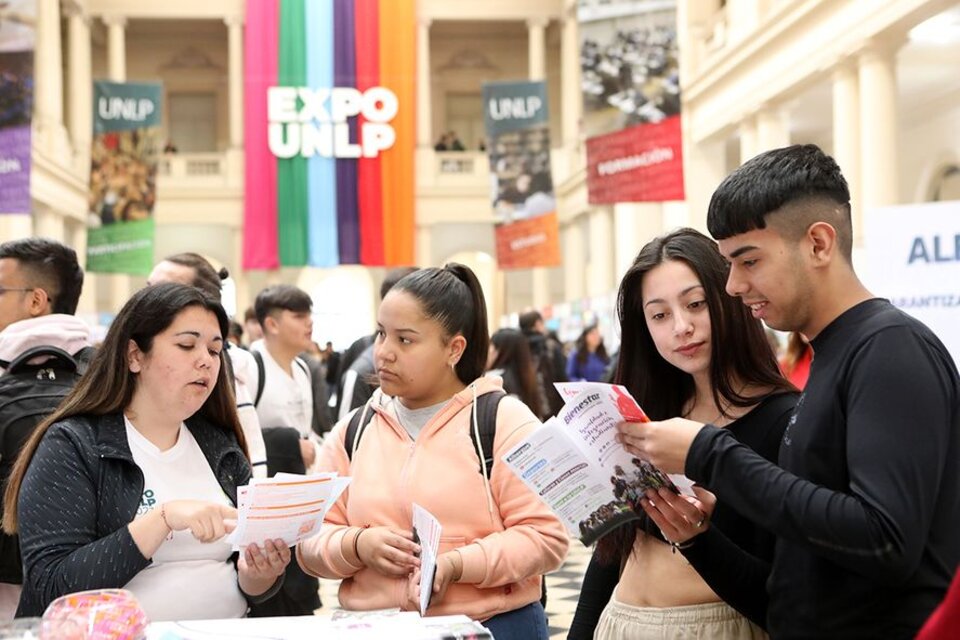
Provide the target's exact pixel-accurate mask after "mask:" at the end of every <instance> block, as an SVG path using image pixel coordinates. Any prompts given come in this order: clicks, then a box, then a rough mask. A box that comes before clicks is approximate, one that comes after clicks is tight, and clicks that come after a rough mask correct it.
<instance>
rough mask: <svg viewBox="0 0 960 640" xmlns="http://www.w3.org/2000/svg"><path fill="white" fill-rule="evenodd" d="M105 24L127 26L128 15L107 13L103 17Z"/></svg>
mask: <svg viewBox="0 0 960 640" xmlns="http://www.w3.org/2000/svg"><path fill="white" fill-rule="evenodd" d="M101 20H103V24H105V25H107V26H108V27H126V26H127V17H126V16H120V15H105V16H103V17H102V18H101Z"/></svg>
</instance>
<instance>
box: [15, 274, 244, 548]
mask: <svg viewBox="0 0 960 640" xmlns="http://www.w3.org/2000/svg"><path fill="white" fill-rule="evenodd" d="M190 307H200V308H202V309H205V310H207V311H210V312H212V313H213V314H214V315H215V316H216V317H217V324H218V325H219V326H220V334H221V335H222V336H224V337H225V336H226V335H227V329H228V326H229V321H228V320H227V314H226V312H225V311H224V310H223V307H221V306H220V303H219V302H217V301H215V300H214V299H213V298H212V297H210V296H209V295H207V294H206V293H204V292H203V291H201V290H200V289H197V288H195V287H191V286H188V285H184V284H176V283H172V282H167V283H163V284H156V285H152V286H149V287H145V288H143V289H141V290H140V291H138V292H136V293H135V294H133V297H132V298H130V300H129V301H128V302H127V303H126V304H125V305H123V309H121V310H120V313H119V314H117V317H116V318H115V319H114V321H113V324H111V325H110V330H109V331H108V332H107V337H106V338H105V339H104V341H103V344H102V345H101V346H100V348H98V349H97V351H96V353H95V354H94V356H93V359H92V360H91V362H90V367H89V369H87V372H86V373H85V374H84V375H83V377H82V378H81V379H80V381H79V382H77V385H76V386H75V387H74V388H73V390H72V391H71V392H70V393H69V394H68V395H67V397H66V398H64V400H63V402H62V403H61V404H60V406H59V407H57V409H56V410H55V411H54V412H53V413H52V414H50V416H48V417H47V418H46V419H45V420H44V421H43V422H41V423H40V424H39V425H38V426H37V428H36V429H35V430H34V431H33V433H32V434H31V436H30V439H29V440H27V442H26V444H25V445H24V447H23V450H22V451H21V453H20V456H19V457H18V458H17V462H16V463H15V464H14V467H13V471H12V472H11V475H10V480H9V483H8V485H7V490H6V493H5V494H4V510H3V529H4V531H6V532H7V533H11V534H12V533H16V531H17V501H18V500H19V498H20V485H21V484H22V483H23V477H24V475H26V472H27V468H28V467H29V466H30V461H31V460H33V455H34V453H36V451H37V447H38V446H39V445H40V441H41V440H42V439H43V436H44V434H46V432H47V430H48V429H49V428H50V426H51V425H53V424H54V423H56V422H59V421H61V420H64V419H65V418H69V417H72V416H80V415H89V416H103V415H109V414H115V413H120V412H121V411H123V410H124V409H125V408H126V407H127V406H128V405H129V404H130V402H131V400H132V399H133V393H134V391H135V390H136V386H137V381H136V374H134V373H132V372H131V371H130V368H129V363H128V361H127V350H128V347H127V345H129V344H130V341H131V340H133V341H134V342H135V343H136V344H137V346H138V347H139V348H140V350H141V351H143V352H144V353H149V352H150V350H151V349H152V348H153V339H154V337H156V336H157V334H159V333H161V332H163V331H165V330H166V329H167V327H169V326H170V325H171V324H172V323H173V321H174V319H175V318H176V317H177V316H178V315H179V314H180V313H182V312H183V311H184V310H185V309H188V308H190ZM223 358H224V355H223V351H221V352H220V372H219V374H218V375H217V382H216V384H215V385H214V387H213V391H212V392H211V394H210V396H209V397H208V398H207V400H206V402H204V403H203V406H202V407H200V410H199V411H198V412H197V413H198V414H199V415H201V416H203V417H204V418H206V419H207V420H208V421H209V422H210V423H211V424H213V425H215V426H217V427H219V428H221V429H223V430H224V431H226V432H227V433H233V434H234V436H235V437H236V439H237V442H238V443H239V444H240V448H241V449H243V451H244V452H246V450H247V443H246V439H245V438H244V437H243V430H242V428H241V426H240V419H239V418H238V417H237V405H236V399H235V398H234V395H233V385H231V384H230V382H229V381H228V380H227V377H226V369H225V367H224V366H223Z"/></svg>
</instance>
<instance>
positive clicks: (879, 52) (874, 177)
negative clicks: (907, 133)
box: [858, 41, 900, 214]
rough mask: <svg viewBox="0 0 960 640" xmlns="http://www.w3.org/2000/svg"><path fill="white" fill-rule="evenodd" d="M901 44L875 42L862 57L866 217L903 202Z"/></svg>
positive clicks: (862, 162)
mask: <svg viewBox="0 0 960 640" xmlns="http://www.w3.org/2000/svg"><path fill="white" fill-rule="evenodd" d="M898 45H899V43H893V42H887V41H873V42H870V43H868V45H867V46H866V48H864V50H863V51H862V52H861V53H860V58H859V61H858V63H859V64H858V72H859V80H860V131H861V132H862V135H860V180H861V191H860V194H861V198H862V207H863V209H864V214H866V213H867V212H869V210H870V209H871V208H872V207H880V206H885V205H891V204H897V203H898V202H899V200H900V194H899V189H898V186H899V185H898V181H899V176H898V171H897V168H898V167H897V148H898V144H897V142H898V141H897V138H898V134H899V125H898V117H897V71H896V68H897V67H896V54H897V48H898Z"/></svg>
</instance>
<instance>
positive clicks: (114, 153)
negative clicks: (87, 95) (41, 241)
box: [87, 81, 163, 275]
mask: <svg viewBox="0 0 960 640" xmlns="http://www.w3.org/2000/svg"><path fill="white" fill-rule="evenodd" d="M162 96H163V87H162V86H161V85H160V84H157V83H132V82H131V83H118V82H101V81H98V82H94V86H93V143H92V149H91V154H90V191H89V199H90V209H89V213H88V216H87V217H88V230H87V270H88V271H91V272H99V273H126V274H131V275H148V274H149V273H150V270H151V268H152V267H153V242H154V220H153V210H154V207H155V205H156V196H157V161H158V159H159V154H160V148H161V130H160V124H161V117H160V107H161V102H162V99H163V98H162Z"/></svg>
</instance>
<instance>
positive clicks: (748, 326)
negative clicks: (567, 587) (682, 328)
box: [597, 229, 795, 562]
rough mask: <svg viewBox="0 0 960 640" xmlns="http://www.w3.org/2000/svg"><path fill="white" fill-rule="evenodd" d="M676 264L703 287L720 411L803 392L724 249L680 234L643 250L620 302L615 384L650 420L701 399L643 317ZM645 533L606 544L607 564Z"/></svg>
mask: <svg viewBox="0 0 960 640" xmlns="http://www.w3.org/2000/svg"><path fill="white" fill-rule="evenodd" d="M671 260H676V261H679V262H683V263H684V264H686V265H687V266H688V267H690V269H691V270H693V272H694V273H695V274H696V276H697V278H698V279H699V280H700V284H702V285H703V291H704V297H705V298H706V302H707V309H708V310H709V312H710V380H711V382H712V387H713V389H712V390H713V399H714V402H715V403H716V404H717V407H721V408H722V407H724V406H725V405H729V406H733V407H749V406H752V405H755V404H757V403H758V402H759V401H761V400H763V399H764V398H766V397H769V396H770V395H773V394H776V393H782V392H784V391H793V390H795V389H794V387H793V385H791V384H790V383H789V382H788V381H787V380H786V379H785V378H784V377H783V376H782V375H781V373H780V369H779V367H778V366H777V360H776V357H775V355H774V353H773V350H772V349H771V348H770V343H769V342H768V341H767V338H766V335H765V333H764V328H763V325H762V324H761V322H760V321H759V320H756V319H754V318H753V316H751V315H750V311H749V309H747V306H746V305H744V304H743V303H742V302H740V301H739V300H738V299H736V298H734V297H732V296H729V295H727V294H726V292H725V286H726V281H727V275H728V271H729V267H728V266H727V263H726V262H725V261H724V259H723V257H722V256H721V255H720V251H719V250H718V249H717V245H716V243H715V242H714V241H713V240H711V239H710V238H708V237H707V236H705V235H703V234H702V233H700V232H699V231H696V230H694V229H679V230H677V231H674V232H673V233H669V234H667V235H664V236H661V237H659V238H656V239H654V240H652V241H651V242H649V243H647V244H646V245H645V246H644V247H643V249H641V250H640V253H639V254H638V255H637V258H636V259H635V260H634V261H633V265H631V267H630V269H629V270H628V271H627V273H626V274H625V275H624V276H623V280H622V281H621V282H620V291H619V293H618V295H617V317H618V319H619V321H620V331H621V342H620V360H619V364H618V365H617V373H616V376H615V382H616V383H618V384H622V385H624V386H625V387H627V389H629V390H630V393H631V394H633V397H634V398H636V399H637V402H639V403H640V406H641V407H643V410H644V411H645V412H646V413H647V415H648V416H650V419H651V420H665V419H667V418H674V417H677V416H679V415H681V414H682V413H683V409H684V405H685V404H686V403H687V402H688V401H689V400H690V399H691V398H692V397H693V395H694V393H695V388H694V382H693V377H692V376H691V375H690V374H688V373H685V372H683V371H681V370H680V369H678V368H676V367H674V366H673V365H672V364H670V363H668V362H667V361H666V360H664V359H663V357H661V356H660V354H659V353H658V352H657V347H656V345H655V344H654V342H653V338H652V337H651V336H650V331H649V329H648V328H647V323H646V319H645V317H644V314H643V299H642V291H643V289H642V287H643V278H644V276H645V275H646V274H647V273H649V272H650V271H651V270H652V269H653V268H655V267H657V266H659V265H661V264H663V263H665V262H668V261H671ZM758 387H759V388H762V389H765V390H766V393H765V394H764V395H763V396H760V397H758V396H755V395H750V394H749V393H743V390H745V389H748V388H753V389H756V388H758ZM738 388H739V389H740V390H739V391H738ZM637 526H640V525H637V524H636V523H634V524H633V526H630V525H627V526H624V527H620V528H619V529H617V530H616V531H614V532H612V533H611V534H609V535H607V536H605V537H604V538H603V539H602V540H601V541H600V542H599V544H598V545H597V552H598V556H599V557H600V559H601V560H606V561H607V562H609V561H611V560H612V559H614V558H616V557H618V556H619V557H620V558H621V559H622V558H624V557H626V555H627V554H629V553H630V550H631V549H632V548H633V540H634V537H635V535H636V533H635V532H636V528H637Z"/></svg>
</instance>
